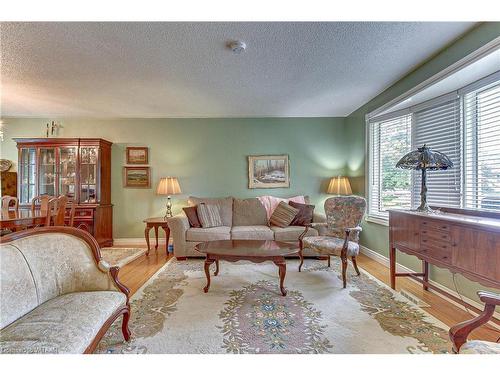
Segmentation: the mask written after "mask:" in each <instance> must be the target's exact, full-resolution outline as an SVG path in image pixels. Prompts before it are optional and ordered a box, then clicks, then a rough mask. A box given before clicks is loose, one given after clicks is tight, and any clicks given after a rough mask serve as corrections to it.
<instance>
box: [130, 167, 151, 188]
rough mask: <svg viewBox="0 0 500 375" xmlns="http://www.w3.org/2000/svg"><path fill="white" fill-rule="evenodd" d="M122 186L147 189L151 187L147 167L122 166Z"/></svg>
mask: <svg viewBox="0 0 500 375" xmlns="http://www.w3.org/2000/svg"><path fill="white" fill-rule="evenodd" d="M123 187H128V188H138V189H149V188H150V187H151V173H150V169H149V167H123Z"/></svg>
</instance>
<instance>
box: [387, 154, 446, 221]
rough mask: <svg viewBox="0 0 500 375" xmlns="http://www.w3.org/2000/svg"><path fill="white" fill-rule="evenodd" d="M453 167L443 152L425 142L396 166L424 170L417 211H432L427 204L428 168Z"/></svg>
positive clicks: (432, 169)
mask: <svg viewBox="0 0 500 375" xmlns="http://www.w3.org/2000/svg"><path fill="white" fill-rule="evenodd" d="M452 167H453V163H452V161H451V160H450V158H448V156H446V155H445V154H443V153H442V152H439V151H434V150H431V149H430V148H429V147H427V146H426V145H425V144H424V145H423V146H422V147H419V148H417V150H415V151H411V152H409V153H407V154H406V155H405V156H403V157H402V158H401V159H400V160H399V161H398V162H397V164H396V168H403V169H414V170H417V171H418V170H421V171H422V187H421V191H420V206H418V208H417V211H421V212H432V211H433V210H432V209H431V208H430V207H429V205H428V204H427V170H431V171H435V170H440V169H442V170H445V169H449V168H452Z"/></svg>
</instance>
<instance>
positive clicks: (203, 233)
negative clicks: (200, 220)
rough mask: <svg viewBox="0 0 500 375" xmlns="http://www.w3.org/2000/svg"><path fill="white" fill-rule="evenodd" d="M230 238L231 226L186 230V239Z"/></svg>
mask: <svg viewBox="0 0 500 375" xmlns="http://www.w3.org/2000/svg"><path fill="white" fill-rule="evenodd" d="M230 239H231V227H213V228H189V229H188V230H187V231H186V240H187V241H198V242H204V241H217V240H230Z"/></svg>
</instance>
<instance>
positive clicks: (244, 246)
mask: <svg viewBox="0 0 500 375" xmlns="http://www.w3.org/2000/svg"><path fill="white" fill-rule="evenodd" d="M195 249H196V250H197V251H199V252H200V253H202V254H206V259H205V275H206V277H207V285H206V286H205V288H203V291H204V292H205V293H207V292H208V289H209V288H210V265H211V264H212V263H214V262H215V266H216V270H215V273H214V276H217V275H218V274H219V260H226V261H228V262H237V261H240V260H248V261H250V262H252V263H262V262H265V261H271V262H273V263H274V264H275V265H276V266H278V270H279V272H278V275H279V278H280V291H281V294H282V295H283V296H286V293H287V291H286V289H285V286H284V283H285V275H286V261H285V256H288V255H296V254H298V255H299V256H300V257H302V254H301V253H300V249H299V246H298V245H296V244H295V245H294V244H290V243H286V242H279V241H271V240H268V241H264V240H221V241H210V242H202V243H199V244H198V245H196V247H195Z"/></svg>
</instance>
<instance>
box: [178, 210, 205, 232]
mask: <svg viewBox="0 0 500 375" xmlns="http://www.w3.org/2000/svg"><path fill="white" fill-rule="evenodd" d="M182 210H183V211H184V213H185V214H186V217H187V218H188V221H189V225H190V226H191V227H192V228H201V223H200V220H199V219H198V212H197V210H196V206H191V207H183V208H182Z"/></svg>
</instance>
